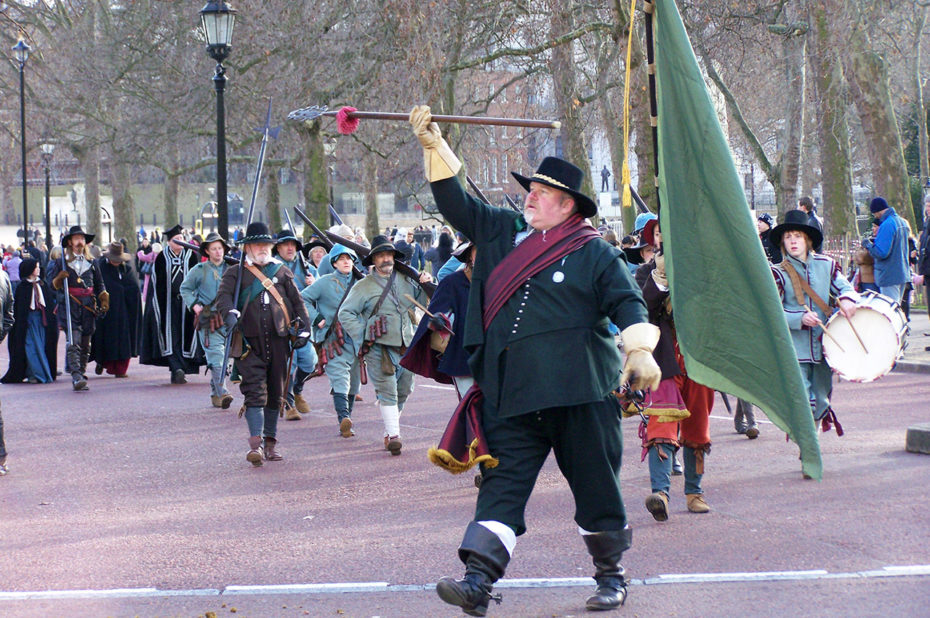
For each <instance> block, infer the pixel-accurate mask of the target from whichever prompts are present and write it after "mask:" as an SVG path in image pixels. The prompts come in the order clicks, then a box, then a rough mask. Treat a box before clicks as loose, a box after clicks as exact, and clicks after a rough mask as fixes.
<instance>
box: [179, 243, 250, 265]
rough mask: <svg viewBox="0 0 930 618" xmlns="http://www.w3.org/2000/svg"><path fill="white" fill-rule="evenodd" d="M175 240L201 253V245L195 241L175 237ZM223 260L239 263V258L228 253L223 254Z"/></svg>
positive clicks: (229, 262) (186, 247)
mask: <svg viewBox="0 0 930 618" xmlns="http://www.w3.org/2000/svg"><path fill="white" fill-rule="evenodd" d="M173 242H175V243H177V244H179V245H181V246H182V247H184V248H185V249H190V250H191V251H196V252H197V253H200V247H198V246H197V245H195V244H194V243H191V242H187V241H186V240H178V239H177V238H175V239H174V241H173ZM223 261H224V262H226V263H227V264H238V263H239V260H237V259H236V258H234V257H233V256H231V255H229V254H228V253H226V254H223Z"/></svg>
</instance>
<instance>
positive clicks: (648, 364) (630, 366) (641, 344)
mask: <svg viewBox="0 0 930 618" xmlns="http://www.w3.org/2000/svg"><path fill="white" fill-rule="evenodd" d="M620 336H621V337H622V338H623V353H624V354H626V362H625V363H624V364H623V375H622V376H621V377H620V384H627V383H628V384H629V385H630V388H632V389H633V390H635V391H641V390H645V389H647V388H650V389H652V390H656V389H657V388H659V382H661V381H662V370H661V369H659V366H658V365H657V364H656V361H655V359H654V358H652V351H653V350H654V349H655V347H656V344H657V343H659V327H658V326H656V325H654V324H649V323H648V322H640V323H639V324H633V325H632V326H627V327H626V328H625V329H623V331H622V332H621V333H620Z"/></svg>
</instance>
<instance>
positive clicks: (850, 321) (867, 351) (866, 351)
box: [846, 317, 869, 354]
mask: <svg viewBox="0 0 930 618" xmlns="http://www.w3.org/2000/svg"><path fill="white" fill-rule="evenodd" d="M846 322H847V323H848V324H849V328H851V329H852V332H853V334H854V335H855V336H856V339H858V340H859V345H861V346H862V351H863V352H865V353H866V354H868V353H869V350H868V348H866V347H865V344H864V343H862V337H860V336H859V333H858V331H856V327H855V326H853V323H852V320H851V319H850V318H848V317H847V318H846Z"/></svg>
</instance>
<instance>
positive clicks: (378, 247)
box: [362, 235, 405, 266]
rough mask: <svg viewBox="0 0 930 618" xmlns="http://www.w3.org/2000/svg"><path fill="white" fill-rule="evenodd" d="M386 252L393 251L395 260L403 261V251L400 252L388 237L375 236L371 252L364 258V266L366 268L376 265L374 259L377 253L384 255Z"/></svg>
mask: <svg viewBox="0 0 930 618" xmlns="http://www.w3.org/2000/svg"><path fill="white" fill-rule="evenodd" d="M384 251H393V252H394V259H395V260H403V259H404V257H405V256H404V254H403V252H402V251H398V250H397V248H396V247H395V246H394V245H393V244H392V243H391V241H390V240H388V237H387V236H383V235H378V236H375V237H374V238H373V239H372V241H371V251H369V252H368V255H366V256H365V257H364V258H362V264H363V265H365V266H371V265H372V264H374V262H373V261H372V258H373V257H374V255H375V254H376V253H382V252H384Z"/></svg>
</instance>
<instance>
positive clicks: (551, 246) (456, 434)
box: [429, 214, 599, 474]
mask: <svg viewBox="0 0 930 618" xmlns="http://www.w3.org/2000/svg"><path fill="white" fill-rule="evenodd" d="M598 236H599V234H598V233H597V230H595V229H594V228H593V227H592V226H591V225H590V224H589V223H588V222H587V221H586V220H585V219H583V218H582V217H581V215H579V214H574V215H572V216H571V217H569V218H568V220H566V221H565V222H563V223H562V224H561V225H557V226H556V227H554V228H552V229H550V230H547V231H546V232H545V233H543V232H533V233H532V234H530V235H529V236H528V237H527V238H526V239H524V241H523V242H521V243H520V244H519V245H517V247H516V248H515V249H514V250H513V251H511V252H510V253H508V254H507V256H506V257H505V258H504V259H503V260H501V261H500V263H499V264H498V265H497V266H496V267H495V268H494V270H493V271H491V274H490V276H489V277H488V283H487V286H486V288H485V304H484V307H483V311H482V321H483V324H484V330H485V331H487V330H488V326H490V324H491V321H492V320H494V317H495V316H496V315H497V313H498V312H499V311H500V310H501V308H502V307H503V306H504V305H505V304H507V301H508V300H509V299H510V297H511V296H513V294H514V293H515V292H516V291H517V290H519V289H520V286H522V285H523V284H524V283H525V282H526V280H527V279H529V278H530V277H532V276H534V275H536V274H538V273H540V272H542V271H543V270H545V269H546V268H547V267H548V266H549V265H551V264H553V263H555V262H557V261H558V260H560V259H562V258H563V257H565V256H566V255H568V254H569V253H571V252H572V251H574V250H576V249H578V248H579V247H581V246H583V245H584V244H586V243H587V242H589V241H591V240H593V239H595V238H597V237H598ZM483 402H484V393H482V392H481V388H480V387H479V386H478V385H477V384H475V385H474V386H472V387H471V388H470V389H469V391H468V392H467V393H466V394H465V396H464V397H463V398H462V400H461V401H459V404H458V406H456V408H455V412H453V413H452V418H451V419H450V420H449V424H448V425H447V426H446V430H445V431H444V432H443V434H442V438H441V439H440V441H439V446H437V447H433V448H431V449H430V450H429V459H430V461H432V462H433V463H434V464H436V465H437V466H439V467H440V468H443V469H445V470H448V471H449V472H452V473H453V474H461V473H462V472H465V471H466V470H470V469H471V468H472V467H474V466H475V465H476V464H484V465H485V467H488V468H493V467H495V466H497V464H498V460H497V458H496V457H494V456H493V455H491V453H490V450H489V449H488V442H487V439H486V438H485V436H484V431H483V430H482V427H481V411H482V404H483Z"/></svg>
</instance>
